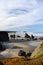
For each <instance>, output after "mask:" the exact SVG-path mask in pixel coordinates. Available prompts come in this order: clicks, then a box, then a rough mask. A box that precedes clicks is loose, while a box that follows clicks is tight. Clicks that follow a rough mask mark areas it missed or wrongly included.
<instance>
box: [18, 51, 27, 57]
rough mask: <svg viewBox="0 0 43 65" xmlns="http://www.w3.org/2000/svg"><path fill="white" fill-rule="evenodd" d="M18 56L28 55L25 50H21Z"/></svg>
mask: <svg viewBox="0 0 43 65" xmlns="http://www.w3.org/2000/svg"><path fill="white" fill-rule="evenodd" d="M18 56H24V57H26V52H25V51H23V50H20V51H19V53H18Z"/></svg>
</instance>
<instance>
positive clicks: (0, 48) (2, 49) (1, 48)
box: [0, 43, 5, 51]
mask: <svg viewBox="0 0 43 65" xmlns="http://www.w3.org/2000/svg"><path fill="white" fill-rule="evenodd" d="M4 50H5V48H4V47H3V45H2V44H1V43H0V51H4Z"/></svg>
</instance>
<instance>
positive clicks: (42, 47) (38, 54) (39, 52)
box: [31, 42, 43, 58]
mask: <svg viewBox="0 0 43 65" xmlns="http://www.w3.org/2000/svg"><path fill="white" fill-rule="evenodd" d="M41 56H43V42H42V43H41V44H40V45H39V46H38V47H37V48H36V49H35V51H34V52H33V53H32V55H31V58H38V57H41Z"/></svg>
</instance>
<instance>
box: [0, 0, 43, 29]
mask: <svg viewBox="0 0 43 65" xmlns="http://www.w3.org/2000/svg"><path fill="white" fill-rule="evenodd" d="M42 3H43V1H42V0H1V1H0V30H12V29H14V28H18V27H21V26H26V25H27V26H29V25H35V24H43V4H42Z"/></svg>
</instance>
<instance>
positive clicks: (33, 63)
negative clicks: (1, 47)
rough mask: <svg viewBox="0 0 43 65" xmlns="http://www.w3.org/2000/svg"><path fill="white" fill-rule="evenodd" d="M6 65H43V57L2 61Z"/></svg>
mask: <svg viewBox="0 0 43 65" xmlns="http://www.w3.org/2000/svg"><path fill="white" fill-rule="evenodd" d="M0 62H2V63H3V64H4V65H43V57H40V58H36V59H30V58H22V57H21V58H19V57H15V58H9V59H5V60H3V61H2V60H0Z"/></svg>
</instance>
